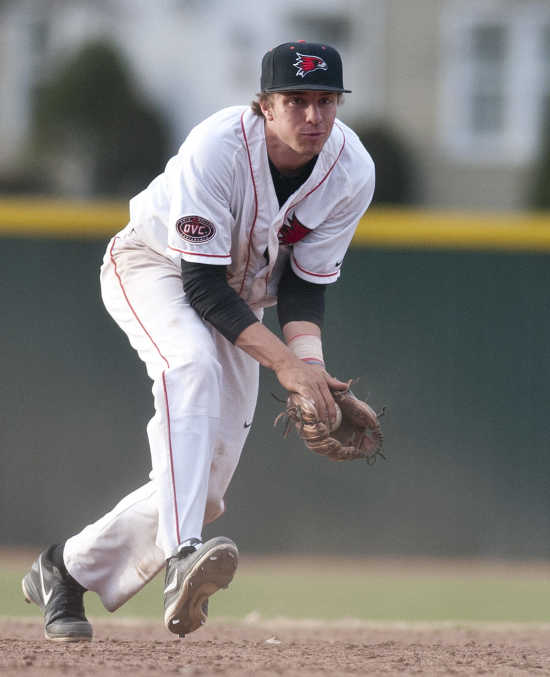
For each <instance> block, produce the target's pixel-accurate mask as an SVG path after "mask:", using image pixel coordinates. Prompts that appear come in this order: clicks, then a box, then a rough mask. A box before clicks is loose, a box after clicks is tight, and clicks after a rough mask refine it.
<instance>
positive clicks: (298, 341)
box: [283, 320, 325, 366]
mask: <svg viewBox="0 0 550 677" xmlns="http://www.w3.org/2000/svg"><path fill="white" fill-rule="evenodd" d="M283 336H284V337H285V342H286V344H287V345H288V347H289V348H290V349H291V350H292V352H293V353H294V354H295V355H296V356H297V357H298V358H300V359H301V360H302V361H304V362H307V363H309V364H319V365H321V366H324V364H325V360H324V357H323V344H322V341H321V329H320V328H319V327H318V326H317V325H316V324H315V323H313V322H307V321H305V320H295V321H292V322H287V324H285V325H284V326H283Z"/></svg>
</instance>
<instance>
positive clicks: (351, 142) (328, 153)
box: [64, 107, 374, 610]
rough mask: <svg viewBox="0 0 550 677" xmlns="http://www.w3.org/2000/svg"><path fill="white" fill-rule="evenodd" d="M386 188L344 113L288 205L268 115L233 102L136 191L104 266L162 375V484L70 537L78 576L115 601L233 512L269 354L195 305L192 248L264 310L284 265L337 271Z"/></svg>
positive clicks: (117, 307)
mask: <svg viewBox="0 0 550 677" xmlns="http://www.w3.org/2000/svg"><path fill="white" fill-rule="evenodd" d="M373 188H374V168H373V163H372V160H371V159H370V157H369V155H368V153H367V152H366V150H365V149H364V148H363V146H362V145H361V143H360V142H359V140H358V138H357V136H356V135H355V134H354V133H353V132H352V131H351V130H350V129H349V128H348V127H346V126H345V125H344V124H342V123H341V122H338V121H336V123H335V124H334V129H333V131H332V133H331V135H330V138H329V139H328V140H327V142H326V143H325V145H324V147H323V149H322V151H321V153H320V155H319V158H318V160H317V162H316V164H315V168H314V169H313V172H312V173H311V176H310V177H309V178H308V179H307V181H306V182H305V183H304V184H303V185H302V186H301V187H300V188H299V189H298V190H297V191H296V192H295V193H294V194H293V195H291V196H290V197H289V198H288V200H287V202H286V203H285V204H284V205H283V206H282V207H281V208H279V203H278V200H277V196H276V194H275V189H274V186H273V180H272V177H271V173H270V169H269V163H268V158H267V153H266V145H265V136H264V123H263V118H260V117H258V116H256V115H254V114H253V113H252V112H251V110H250V109H249V108H246V107H240V108H228V109H225V110H222V111H220V112H219V113H216V114H215V115H213V116H212V117H210V118H208V119H207V120H206V121H205V122H203V123H201V124H200V125H198V126H197V127H195V128H194V129H193V131H192V132H191V133H190V135H189V136H188V138H187V139H186V141H185V143H184V144H183V145H182V146H181V148H180V150H179V153H178V154H177V155H176V156H175V157H173V158H172V159H171V160H170V161H169V162H168V164H167V166H166V170H165V172H164V173H163V174H161V175H160V176H158V177H157V178H156V179H155V180H154V181H153V182H152V183H151V184H150V185H149V187H148V188H147V189H146V190H144V191H143V192H142V193H140V194H139V195H137V196H136V197H135V198H133V199H132V200H131V203H130V223H129V224H128V226H127V227H126V228H125V229H124V230H123V231H122V232H121V233H119V234H118V235H117V236H115V237H114V238H113V239H112V240H111V242H110V243H109V246H108V247H107V251H106V254H105V258H104V263H103V266H102V270H101V291H102V297H103V300H104V303H105V306H106V308H107V310H108V311H109V313H110V314H111V315H112V316H113V318H114V320H115V321H116V322H117V324H118V325H119V326H120V327H121V329H122V330H123V331H124V332H125V333H126V335H127V337H128V339H129V341H130V343H131V345H132V346H133V347H134V348H135V349H136V351H137V352H138V354H139V356H140V358H141V359H142V360H143V362H144V363H145V365H146V368H147V373H148V374H149V376H150V377H151V379H152V380H153V395H154V402H155V415H154V416H153V418H152V419H151V420H150V421H149V424H148V426H147V434H148V438H149V446H150V449H151V459H152V468H153V470H152V474H151V478H152V479H151V482H149V483H147V484H146V485H144V486H143V487H141V488H140V489H138V490H136V491H134V492H133V493H132V494H130V495H129V496H127V497H126V498H124V499H122V501H120V502H119V503H118V504H117V505H116V506H115V507H114V508H113V510H112V511H110V512H109V513H108V514H107V515H105V516H104V517H102V518H100V519H99V520H97V521H96V522H95V523H93V524H90V525H88V526H87V527H86V528H85V529H83V530H82V531H81V532H80V533H79V534H76V535H75V536H73V537H72V538H70V539H68V540H67V542H66V544H65V549H64V558H65V563H66V566H67V568H68V570H69V572H70V573H71V575H72V576H73V577H75V578H76V580H77V581H79V582H80V583H81V584H82V585H83V586H84V587H86V588H87V589H89V590H94V591H96V592H97V593H98V594H99V595H100V597H101V599H102V601H103V603H104V605H105V606H106V608H108V609H110V610H114V609H116V608H118V607H119V606H120V605H121V604H123V603H124V602H125V601H126V600H127V599H128V598H129V597H131V596H132V595H134V594H135V593H136V592H137V591H138V590H139V589H140V588H141V587H143V585H145V583H146V582H147V581H148V580H150V579H151V578H152V577H153V576H154V575H155V573H156V572H157V571H158V570H159V569H160V568H161V567H162V566H163V565H164V562H165V560H166V559H167V558H168V557H171V556H172V555H173V554H174V553H175V552H176V550H177V547H178V544H179V543H181V542H182V541H184V540H186V539H188V538H191V537H194V538H200V537H201V533H202V528H203V525H204V524H205V523H208V522H210V521H212V520H214V519H216V517H218V516H219V515H220V514H221V513H222V512H223V511H224V496H225V492H226V490H227V487H228V486H229V483H230V481H231V477H232V476H233V473H234V471H235V468H236V467H237V464H238V461H239V457H240V454H241V451H242V449H243V446H244V444H245V440H246V437H247V435H248V432H249V430H250V423H251V422H252V418H253V416H254V408H255V405H256V397H257V393H258V381H259V363H258V362H257V361H256V360H255V359H254V358H252V357H251V356H250V355H248V354H247V353H245V352H244V351H243V350H241V349H240V348H238V347H237V346H235V345H233V344H232V343H231V342H230V341H227V340H226V339H225V338H224V337H223V336H222V335H221V334H220V333H219V332H217V331H216V330H215V329H214V328H213V327H212V326H211V325H209V324H208V323H206V322H203V321H202V319H201V318H200V317H199V315H198V314H197V313H196V312H195V311H194V310H193V308H192V307H191V305H190V304H189V301H188V299H187V297H186V295H185V293H184V290H183V285H182V282H181V270H180V259H181V257H183V258H185V259H186V260H188V261H196V262H202V263H214V264H222V265H226V266H227V267H228V272H229V276H228V279H229V283H230V284H231V286H232V287H233V288H234V289H235V290H236V291H237V292H238V293H240V294H241V296H242V297H243V298H244V299H245V300H246V301H247V302H248V303H249V304H250V305H251V306H252V307H253V308H254V309H255V311H256V314H257V315H258V317H261V314H262V313H261V310H260V308H262V307H263V306H266V305H270V304H273V303H275V302H276V298H275V296H276V289H277V284H278V280H279V277H280V274H281V270H282V266H283V263H285V262H286V261H287V257H288V256H289V255H290V256H291V257H292V259H291V260H292V267H293V269H294V272H295V273H296V274H297V275H298V276H299V277H301V278H303V279H304V280H308V281H310V282H316V283H328V282H334V281H335V280H336V279H338V276H339V274H340V265H341V263H342V259H343V257H344V255H345V253H346V250H347V248H348V246H349V243H350V241H351V238H352V237H353V233H354V231H355V227H356V225H357V222H358V220H359V218H360V217H361V215H362V214H363V212H364V211H365V209H366V208H367V207H368V205H369V203H370V201H371V198H372V193H373Z"/></svg>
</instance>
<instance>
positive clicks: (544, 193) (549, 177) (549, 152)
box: [529, 97, 550, 209]
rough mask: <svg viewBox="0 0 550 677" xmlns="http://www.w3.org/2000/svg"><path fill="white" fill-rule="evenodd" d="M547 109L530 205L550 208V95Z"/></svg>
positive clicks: (538, 207)
mask: <svg viewBox="0 0 550 677" xmlns="http://www.w3.org/2000/svg"><path fill="white" fill-rule="evenodd" d="M545 111H546V115H544V117H543V127H542V131H541V143H540V151H539V157H538V162H537V164H536V166H535V176H534V178H533V182H532V189H531V195H530V196H529V207H532V208H534V209H550V97H549V100H548V102H547V103H546V106H545Z"/></svg>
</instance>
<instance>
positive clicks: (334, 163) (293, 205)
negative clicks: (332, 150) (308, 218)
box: [283, 125, 346, 223]
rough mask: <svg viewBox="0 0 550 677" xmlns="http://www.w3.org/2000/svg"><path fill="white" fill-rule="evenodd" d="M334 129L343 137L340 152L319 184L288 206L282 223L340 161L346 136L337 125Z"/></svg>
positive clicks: (320, 182)
mask: <svg viewBox="0 0 550 677" xmlns="http://www.w3.org/2000/svg"><path fill="white" fill-rule="evenodd" d="M336 127H337V128H338V129H339V130H340V132H341V134H342V137H343V139H344V140H343V141H342V146H341V148H340V150H339V151H338V155H337V156H336V160H334V162H333V163H332V164H331V166H330V167H329V169H328V171H327V173H326V174H325V175H324V176H323V178H322V179H321V180H320V181H319V183H318V184H317V185H316V186H314V187H313V188H312V189H311V190H310V191H309V193H306V194H305V195H304V197H301V198H300V199H299V200H298V202H294V203H293V204H291V205H290V207H289V208H288V209H287V210H286V212H285V217H284V219H283V223H284V222H285V221H286V217H287V215H288V212H289V211H290V210H291V209H294V207H296V205H299V204H300V202H303V201H304V200H305V199H306V197H309V196H310V195H311V193H314V192H315V191H316V190H317V188H319V186H320V185H321V184H322V183H324V182H325V181H326V180H327V178H328V175H329V174H330V173H331V172H332V170H333V169H334V167H335V165H336V163H337V162H338V160H339V159H340V155H342V151H343V150H344V146H345V145H346V136H345V134H344V132H343V130H342V129H341V128H340V127H338V125H336Z"/></svg>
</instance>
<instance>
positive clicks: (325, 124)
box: [264, 91, 338, 162]
mask: <svg viewBox="0 0 550 677" xmlns="http://www.w3.org/2000/svg"><path fill="white" fill-rule="evenodd" d="M337 105H338V95H337V94H336V93H334V92H316V91H304V92H276V93H274V94H273V95H272V97H271V105H270V106H269V107H268V108H267V109H266V111H264V115H265V116H266V131H268V132H269V134H270V135H272V137H273V136H274V137H275V138H276V140H277V141H278V142H279V144H280V146H281V147H282V148H284V147H285V146H286V147H287V148H288V149H289V153H290V154H292V153H294V154H296V155H298V156H301V157H303V159H304V162H307V161H308V160H309V159H311V158H312V157H313V156H314V155H317V154H318V153H319V152H320V151H321V149H322V147H323V145H324V143H325V141H326V140H327V139H328V137H329V135H330V132H331V131H332V125H333V124H334V118H335V117H336V108H337Z"/></svg>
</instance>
